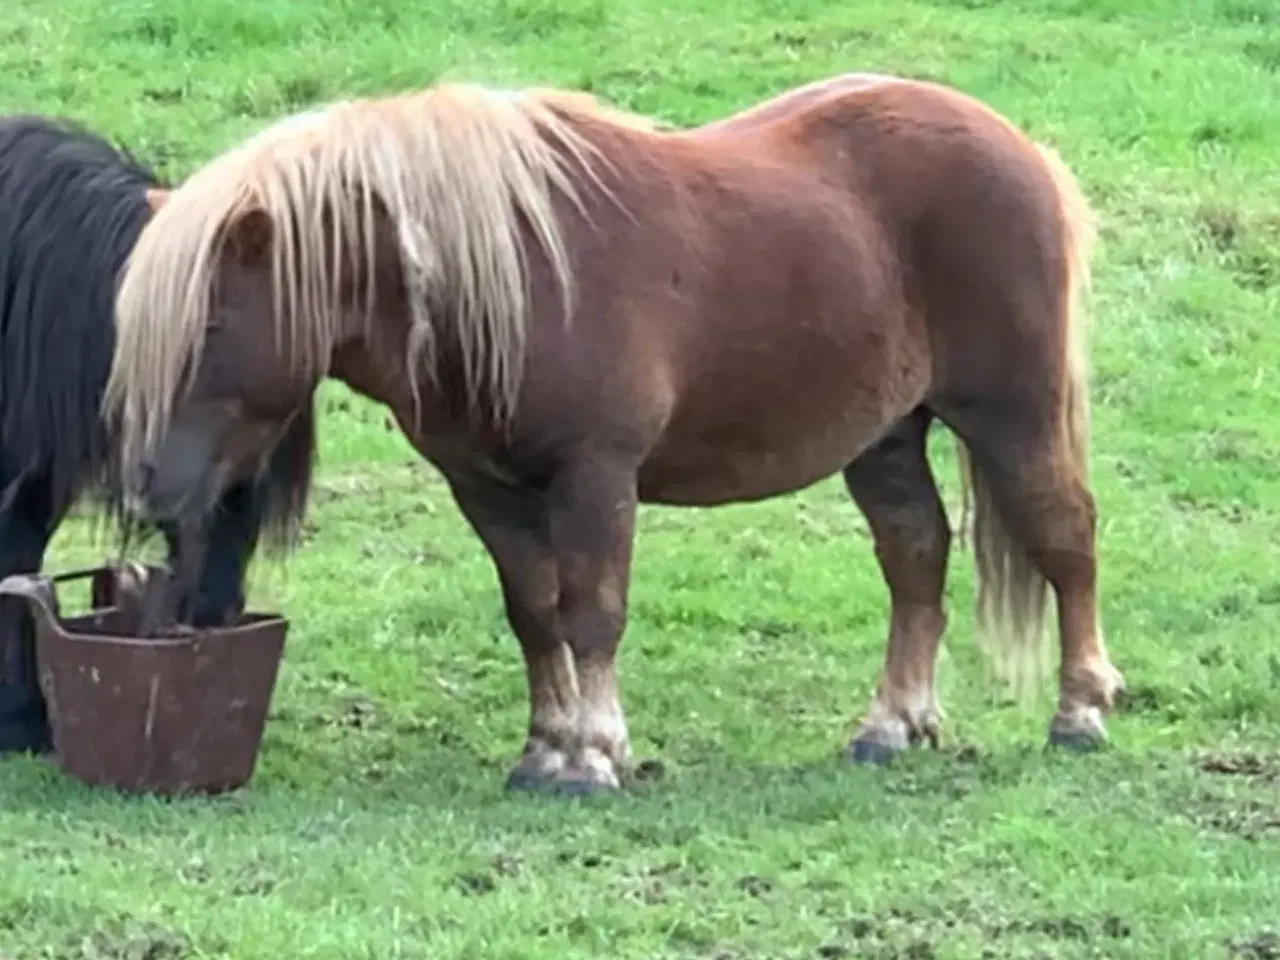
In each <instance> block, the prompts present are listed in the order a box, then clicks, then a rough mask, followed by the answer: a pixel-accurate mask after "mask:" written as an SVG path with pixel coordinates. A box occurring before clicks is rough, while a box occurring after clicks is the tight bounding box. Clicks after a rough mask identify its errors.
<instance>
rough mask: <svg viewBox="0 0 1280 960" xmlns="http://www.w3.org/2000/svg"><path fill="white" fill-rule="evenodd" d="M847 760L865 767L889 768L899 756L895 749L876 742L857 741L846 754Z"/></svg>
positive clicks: (849, 747)
mask: <svg viewBox="0 0 1280 960" xmlns="http://www.w3.org/2000/svg"><path fill="white" fill-rule="evenodd" d="M844 755H845V759H846V760H848V761H849V762H851V763H857V764H861V765H863V766H872V767H887V766H888V765H889V764H890V763H892V762H893V760H894V758H895V757H897V756H898V751H897V750H895V749H893V747H886V746H885V745H884V744H883V743H877V742H876V741H874V740H855V741H853V743H851V744H849V746H848V748H847V749H846V750H845V752H844Z"/></svg>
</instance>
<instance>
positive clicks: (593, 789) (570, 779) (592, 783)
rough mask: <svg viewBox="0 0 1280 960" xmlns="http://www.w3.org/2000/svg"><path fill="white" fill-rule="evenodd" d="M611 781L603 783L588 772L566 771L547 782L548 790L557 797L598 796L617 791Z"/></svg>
mask: <svg viewBox="0 0 1280 960" xmlns="http://www.w3.org/2000/svg"><path fill="white" fill-rule="evenodd" d="M617 789H618V788H617V787H616V786H615V785H614V784H611V783H602V782H601V781H599V780H596V779H593V778H592V777H591V776H589V775H587V774H573V773H565V774H561V775H560V776H558V777H556V778H555V779H554V780H552V781H551V782H550V783H549V784H547V791H548V792H549V793H550V794H552V795H553V796H556V797H598V796H602V795H604V794H610V793H615V792H617Z"/></svg>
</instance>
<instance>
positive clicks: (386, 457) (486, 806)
mask: <svg viewBox="0 0 1280 960" xmlns="http://www.w3.org/2000/svg"><path fill="white" fill-rule="evenodd" d="M863 69H865V70H875V71H882V72H900V73H905V74H908V75H914V76H921V77H930V78H936V79H942V80H945V81H947V82H950V83H953V84H956V85H958V86H960V87H961V88H963V89H965V90H967V91H969V92H971V93H973V94H975V95H977V96H979V97H981V98H983V99H985V100H987V101H988V102H990V103H991V104H992V105H994V106H995V107H997V108H998V109H1000V110H1002V111H1004V112H1006V113H1007V114H1008V115H1009V116H1010V117H1011V118H1013V119H1014V120H1016V121H1017V122H1019V123H1021V124H1023V125H1024V126H1026V127H1027V128H1028V129H1029V130H1030V131H1031V132H1032V133H1033V134H1034V135H1035V136H1037V137H1040V138H1042V139H1045V140H1048V141H1050V142H1053V143H1054V144H1056V145H1057V146H1058V147H1059V148H1060V149H1061V151H1062V152H1063V154H1064V156H1065V157H1066V158H1067V159H1068V161H1069V162H1070V163H1071V164H1072V165H1073V167H1074V168H1075V169H1076V170H1077V171H1078V173H1079V175H1080V177H1081V179H1082V180H1083V182H1084V184H1085V186H1086V188H1087V190H1088V192H1089V194H1090V196H1091V197H1092V198H1093V200H1094V202H1095V204H1096V205H1097V206H1098V208H1099V209H1100V211H1101V212H1102V214H1103V215H1104V217H1105V229H1104V243H1103V246H1102V249H1101V251H1100V254H1099V260H1098V264H1097V273H1096V289H1097V293H1096V301H1097V302H1096V313H1097V322H1096V329H1095V335H1094V363H1095V368H1096V380H1095V382H1096V403H1097V408H1098V409H1097V414H1096V430H1095V459H1094V463H1095V471H1096V489H1097V493H1098V498H1099V505H1100V510H1101V553H1102V579H1103V587H1104V591H1105V597H1104V616H1105V620H1106V623H1107V627H1108V636H1109V640H1110V644H1111V648H1112V653H1113V656H1114V657H1115V659H1116V661H1117V664H1118V665H1119V666H1120V667H1121V668H1122V669H1123V670H1124V671H1125V673H1126V675H1127V679H1128V681H1129V684H1130V688H1131V691H1132V694H1133V696H1132V698H1131V703H1130V706H1129V708H1128V709H1127V711H1126V712H1125V713H1123V714H1121V715H1119V716H1117V717H1116V718H1115V719H1114V720H1113V722H1112V725H1111V734H1112V738H1113V742H1114V746H1113V749H1111V750H1110V751H1108V752H1106V753H1104V754H1102V755H1098V756H1094V757H1088V758H1081V757H1061V756H1054V755H1046V754H1045V753H1044V752H1043V751H1042V749H1041V744H1042V742H1043V737H1044V732H1045V725H1046V723H1047V720H1048V716H1049V712H1050V709H1049V707H1048V705H1047V704H1041V705H1040V707H1039V708H1038V709H1036V710H1034V711H1024V710H1019V709H1017V708H1015V707H1013V706H1011V705H1010V704H1008V703H1007V702H1005V700H1004V699H1003V698H1002V696H1001V695H1000V692H999V690H997V689H995V688H994V687H992V686H991V685H989V684H988V683H987V682H986V677H985V673H984V667H983V664H982V660H981V658H980V656H979V655H978V653H977V652H976V651H975V648H974V644H973V630H972V627H971V617H970V605H971V600H972V573H971V569H970V557H969V555H968V553H967V552H958V553H957V554H956V555H955V558H954V560H953V564H952V571H953V573H952V578H951V586H950V602H951V609H952V629H951V632H950V635H949V640H950V642H949V644H948V647H947V650H946V652H945V653H944V660H943V663H942V667H941V678H942V690H943V695H944V697H945V706H946V707H947V710H948V728H947V731H948V737H949V740H948V745H947V746H946V748H945V749H944V750H943V751H941V752H940V753H931V752H927V751H921V752H918V753H916V754H913V755H911V756H909V757H907V758H906V759H905V760H904V761H903V762H902V763H900V764H899V765H897V766H895V767H894V768H892V769H889V770H862V769H850V768H847V767H846V766H844V765H843V764H842V763H841V762H840V760H839V759H838V756H837V754H838V749H839V748H840V747H841V746H843V744H844V743H845V741H846V739H847V737H848V735H849V733H850V732H851V730H852V727H853V724H854V721H855V720H856V718H857V716H858V715H859V713H860V712H861V711H862V709H863V708H864V707H865V705H866V703H867V700H868V697H869V695H870V691H871V689H872V686H873V684H874V681H875V679H876V675H877V671H878V669H879V666H880V663H881V660H882V656H883V648H884V632H885V609H886V595H885V590H884V587H883V584H882V582H881V579H880V576H879V574H878V572H877V569H876V565H875V560H874V558H873V555H872V551H871V547H870V543H869V541H868V538H867V533H866V528H865V524H864V523H863V521H862V519H861V517H860V516H859V515H858V513H857V512H856V510H855V509H854V508H853V507H852V506H851V505H850V504H849V503H848V502H847V501H846V499H845V497H844V495H843V493H842V491H841V489H840V486H839V484H838V483H837V482H834V481H832V482H828V483H826V484H823V485H820V486H819V487H817V488H815V489H813V490H811V491H809V492H807V493H806V494H804V495H802V496H798V497H794V498H789V499H785V500H779V501H777V502H773V503H768V504H761V505H754V506H749V507H736V508H728V509H722V510H718V511H684V512H681V511H675V510H662V509H649V510H645V511H643V513H642V519H641V531H640V537H639V542H638V548H637V558H636V564H635V579H634V587H633V614H632V620H631V625H630V628H629V631H628V633H627V638H626V640H625V642H624V644H623V648H622V654H621V670H622V679H623V684H624V694H625V698H626V704H627V707H628V711H629V720H630V723H631V728H632V735H633V738H634V745H635V749H636V751H637V753H638V754H639V755H640V757H642V758H645V757H650V758H656V759H659V760H660V761H661V762H662V764H663V765H664V767H665V771H666V776H665V777H664V778H662V779H661V780H660V781H658V782H653V783H648V784H645V785H643V786H642V787H641V788H638V789H637V790H636V791H634V792H633V793H631V794H629V795H626V796H622V797H617V798H611V799H607V800H604V801H602V802H592V803H586V804H578V803H556V802H552V801H548V800H545V799H536V798H522V797H508V796H505V795H504V794H503V792H502V790H501V786H502V779H503V775H504V772H505V769H506V767H507V765H508V764H509V763H510V762H511V761H512V760H513V759H514V757H515V755H516V753H517V751H518V750H519V748H520V746H521V744H522V742H523V735H524V729H525V723H526V698H525V696H526V695H525V688H524V678H523V671H522V669H521V663H520V657H519V653H518V648H517V646H516V643H515V641H514V639H513V638H512V637H511V635H510V632H509V630H508V628H507V626H506V624H505V621H504V619H503V617H502V613H501V608H500V603H499V598H498V593H497V587H496V578H495V575H494V573H493V570H492V568H491V566H490V564H489V562H488V560H487V559H486V557H485V555H484V554H483V552H482V550H481V547H480V545H479V543H478V542H477V541H476V540H475V539H474V538H473V537H472V535H471V534H470V533H469V531H468V530H467V528H466V527H465V526H464V523H463V521H462V520H461V518H460V517H459V515H458V514H457V512H456V510H455V508H454V507H453V505H452V503H451V502H450V500H449V499H448V496H447V493H446V491H445V489H444V487H443V485H442V483H441V482H440V480H439V478H438V477H437V476H436V475H435V474H434V472H433V471H432V470H431V469H430V468H428V467H426V466H424V465H421V464H419V463H417V462H416V461H415V458H414V456H413V455H412V454H411V453H410V451H409V449H408V446H407V444H406V443H405V442H404V441H403V439H402V438H401V437H400V436H399V434H397V433H395V432H393V431H390V430H388V429H387V428H386V426H385V421H384V416H383V414H382V412H381V411H379V410H377V409H374V408H372V407H371V406H370V405H368V404H366V403H363V402H360V401H354V402H353V401H352V400H351V398H350V397H349V395H348V394H346V393H345V392H344V391H343V390H341V389H335V388H331V387H326V389H325V391H324V404H325V408H326V413H325V417H324V421H323V428H322V433H323V437H322V442H323V454H322V456H323V461H322V472H321V478H320V481H319V491H318V494H317V497H316V507H315V510H314V512H313V514H312V518H311V532H312V535H311V536H310V537H309V542H308V543H307V545H306V546H305V548H304V549H303V550H302V551H301V552H300V553H299V554H298V555H297V556H296V558H295V560H294V561H293V562H292V564H291V565H290V566H289V567H288V568H287V571H286V572H285V573H283V574H282V573H280V572H278V571H276V570H274V569H271V568H264V569H262V570H260V571H259V574H258V576H257V578H256V584H255V591H256V601H257V602H258V604H260V605H270V606H282V607H283V608H285V609H286V610H287V612H288V614H289V615H290V616H291V617H292V619H293V632H292V635H291V637H290V641H289V646H288V650H287V656H286V662H285V664H284V665H283V667H282V672H281V676H280V681H279V685H278V687H277V693H276V699H275V702H274V706H273V714H272V718H271V720H270V723H269V726H268V730H267V734H266V738H265V742H264V744H263V750H262V756H261V761H260V765H259V771H258V774H257V777H256V778H255V780H254V781H253V783H252V784H251V785H250V786H249V787H248V788H247V789H246V790H244V791H242V792H241V793H239V794H237V795H233V796H229V797H225V798H222V799H216V800H186V801H179V802H171V803H164V802H157V801H148V800H130V799H121V798H118V797H114V796H111V795H107V794H105V793H101V792H94V791H91V790H89V789H87V788H83V787H79V786H77V785H75V784H73V783H70V782H68V781H66V780H65V779H63V778H61V777H60V776H59V775H58V774H56V773H55V772H54V771H53V770H51V769H50V768H48V767H46V766H45V765H43V764H40V763H38V762H35V761H27V760H15V761H8V762H4V763H2V764H0V867H2V869H0V954H7V955H10V956H12V957H14V958H19V960H27V958H48V960H53V958H57V960H177V958H180V957H229V958H234V960H257V958H262V960H281V958H301V957H317V958H330V957H332V958H344V960H345V958H370V960H375V958H376V960H393V958H433V960H434V958H472V957H485V958H511V960H515V958H532V960H538V958H546V960H550V958H556V960H561V958H577V957H610V958H642V957H643V958H691V960H692V958H705V960H712V958H716V960H748V958H752V960H758V958H784V957H785V958H814V957H827V958H833V957H872V958H891V957H898V958H917V960H920V958H977V957H990V958H1013V957H1025V958H1031V957H1051V958H1059V957H1061V958H1084V957H1114V958H1129V957H1132V958H1144V960H1147V958H1162V957H1167V958H1194V960H1201V958H1210V957H1229V956H1236V957H1244V958H1255V960H1257V958H1266V957H1271V958H1274V957H1277V956H1280V941H1277V940H1276V939H1275V938H1274V937H1272V936H1271V935H1269V934H1268V933H1267V930H1268V929H1269V928H1270V929H1273V930H1274V929H1277V928H1280V640H1278V639H1277V636H1276V624H1277V618H1278V617H1280V565H1277V562H1276V557H1277V545H1280V423H1278V422H1277V421H1278V419H1280V338H1277V336H1276V333H1275V330H1276V323H1277V321H1278V320H1280V304H1278V303H1277V300H1278V299H1280V160H1278V158H1280V5H1277V4H1276V3H1275V2H1274V0H1182V2H1179V0H1022V2H1016V0H1009V2H1001V0H935V2H932V3H928V2H922V0H859V2H838V3H837V2H832V0H739V2H738V3H736V4H732V3H726V2H724V0H666V2H660V0H431V2H429V3H410V2H407V0H325V2H320V0H312V2H306V0H293V2H285V0H261V2H257V3H245V2H240V0H234V2H233V0H201V2H199V3H195V2H189V0H8V3H7V5H6V7H5V15H4V17H3V19H2V20H0V109H3V110H5V111H14V110H37V111H42V112H47V113H70V114H72V115H74V116H77V117H79V118H81V119H83V120H86V121H88V122H89V123H91V124H92V125H93V126H95V127H97V128H98V129H101V130H104V131H107V132H110V133H112V134H115V135H117V136H118V137H120V138H122V139H124V140H125V141H126V142H128V143H130V144H132V145H133V146H134V147H135V148H136V149H137V150H138V151H139V152H141V153H143V154H144V155H146V156H147V157H149V158H152V159H154V160H156V161H159V162H162V163H163V164H164V165H165V168H166V171H167V172H168V173H169V174H171V175H173V176H182V175H184V174H185V173H186V172H188V171H189V170H190V169H192V167H193V166H194V165H196V164H198V163H200V162H201V161H202V160H203V159H204V158H206V157H208V156H210V155H212V154H213V153H214V152H216V151H219V150H221V149H223V148H225V147H227V146H229V145H230V144H231V143H233V142H234V141H235V140H237V139H238V138H240V137H242V136H243V135H245V134H246V133H247V132H248V131H250V130H252V129H254V128H255V127H256V126H258V125H260V124H262V123H264V122H265V121H266V120H268V119H270V118H272V117H275V116H278V115H281V114H283V113H287V112H290V111H293V110H296V109H299V108H301V107H303V106H305V105H307V104H308V103H311V102H314V101H316V100H318V99H324V98H328V97H333V96H338V95H341V94H346V93H359V92H377V91H383V90H386V89H388V88H394V87H405V86H413V85H420V84H425V83H427V82H430V81H432V80H435V79H436V78H438V77H442V76H447V77H465V78H470V79H479V80H485V81H491V82H508V83H519V82H538V83H554V84H560V85H566V86H582V87H588V88H590V89H592V90H594V91H596V92H598V93H599V94H601V95H604V96H606V97H608V98H611V99H613V100H615V101H616V102H618V103H620V104H622V105H624V106H626V107H630V108H634V109H638V110H641V111H645V112H649V113H653V114H657V115H659V116H661V117H664V118H666V119H668V120H672V121H676V122H680V123H693V122H697V121H701V120H704V119H710V118H712V117H715V116H719V115H723V114H724V113H727V112H729V111H732V110H734V109H736V108H739V107H743V106H745V105H747V104H749V103H751V102H753V101H756V100H758V99H761V98H763V97H766V96H768V95H770V94H772V93H774V92H776V91H778V90H780V89H782V88H784V87H786V86H789V85H793V84H798V83H801V82H804V81H806V80H809V79H812V78H815V77H818V76H821V75H825V74H830V73H835V72H841V71H845V70H863ZM938 439H939V440H941V439H943V438H942V437H941V436H939V437H938ZM935 447H936V448H937V451H938V453H939V464H940V471H941V472H942V474H943V475H944V477H945V484H946V489H947V494H948V498H949V500H950V501H951V502H952V503H953V504H954V503H955V498H956V491H957V484H956V482H955V476H954V471H953V469H952V466H953V461H952V459H951V455H950V450H949V445H947V444H943V443H936V444H935ZM100 557H101V552H100V550H99V549H96V548H94V547H92V546H90V545H89V544H88V542H87V541H86V540H85V539H84V537H83V531H82V530H80V529H78V528H76V527H74V526H68V527H67V528H65V529H64V531H63V532H62V533H61V534H60V536H59V538H58V542H57V549H56V551H55V554H54V556H53V558H52V564H53V565H54V566H58V567H62V566H66V565H69V564H71V563H77V562H81V561H84V560H93V559H99V558H100ZM1208 758H1217V759H1216V761H1215V760H1211V759H1208ZM1224 758H1225V759H1224Z"/></svg>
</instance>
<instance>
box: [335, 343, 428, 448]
mask: <svg viewBox="0 0 1280 960" xmlns="http://www.w3.org/2000/svg"><path fill="white" fill-rule="evenodd" d="M379 339H384V338H379ZM395 339H398V338H395ZM399 342H400V347H399V349H394V348H392V347H391V345H390V344H387V345H386V346H385V347H384V346H382V345H380V344H377V343H372V342H370V340H369V339H368V338H366V337H353V338H351V339H348V340H346V341H344V342H343V343H342V344H340V345H339V346H338V348H337V349H336V350H335V351H334V353H333V357H332V359H331V362H330V365H329V377H330V378H332V379H334V380H338V381H340V382H341V383H344V384H346V385H347V386H348V387H350V388H351V389H352V390H354V391H355V392H356V393H358V394H359V395H361V396H362V397H366V398H368V399H370V400H372V401H374V402H375V403H379V404H382V405H384V406H386V407H389V408H390V409H391V411H392V412H393V413H394V414H395V415H396V417H397V418H398V419H399V421H400V423H401V424H405V425H407V424H417V425H418V426H419V427H420V428H421V429H423V430H424V431H430V430H431V429H433V428H434V427H436V426H438V425H440V424H442V423H443V422H444V420H445V414H444V409H443V406H442V404H441V403H440V402H439V398H438V397H436V396H435V392H434V390H433V387H432V383H431V380H430V378H429V377H428V376H427V375H426V372H425V371H420V372H419V374H418V376H417V377H416V382H417V392H416V397H415V391H414V382H415V378H413V377H411V376H410V373H411V371H410V370H409V366H408V363H409V358H408V357H407V355H406V353H407V351H406V350H405V347H404V343H405V341H404V340H400V341H399Z"/></svg>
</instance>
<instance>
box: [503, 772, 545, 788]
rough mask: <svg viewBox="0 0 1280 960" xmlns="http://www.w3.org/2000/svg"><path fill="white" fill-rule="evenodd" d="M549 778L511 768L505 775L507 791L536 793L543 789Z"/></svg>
mask: <svg viewBox="0 0 1280 960" xmlns="http://www.w3.org/2000/svg"><path fill="white" fill-rule="evenodd" d="M548 783H550V781H549V780H547V779H545V778H544V777H539V776H538V775H537V774H535V773H529V772H528V771H527V770H520V769H516V770H512V771H511V773H510V774H509V775H508V776H507V791H508V792H509V793H517V792H518V793H536V792H538V791H539V790H544V789H546V787H547V784H548Z"/></svg>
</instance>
